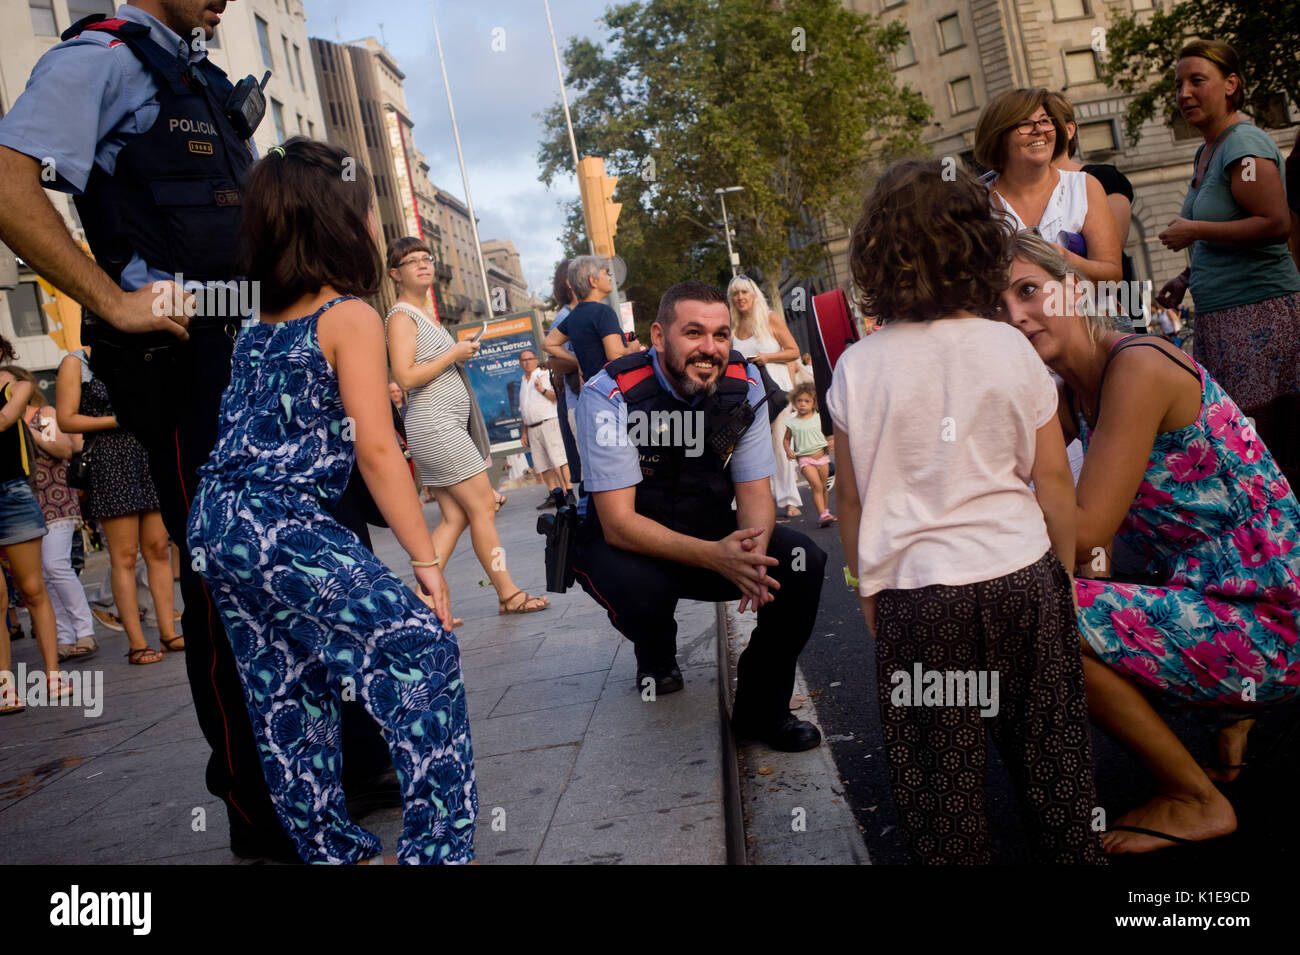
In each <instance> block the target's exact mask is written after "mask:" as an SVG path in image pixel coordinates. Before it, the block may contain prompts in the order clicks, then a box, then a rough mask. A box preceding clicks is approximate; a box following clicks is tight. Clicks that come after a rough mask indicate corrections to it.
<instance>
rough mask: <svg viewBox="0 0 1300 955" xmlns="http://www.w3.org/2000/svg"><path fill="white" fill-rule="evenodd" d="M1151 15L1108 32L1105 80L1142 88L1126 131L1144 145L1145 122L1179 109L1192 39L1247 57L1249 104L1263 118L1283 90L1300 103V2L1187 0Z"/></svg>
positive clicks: (1122, 21) (1126, 19)
mask: <svg viewBox="0 0 1300 955" xmlns="http://www.w3.org/2000/svg"><path fill="white" fill-rule="evenodd" d="M1161 7H1162V8H1161V9H1157V10H1156V11H1155V12H1154V13H1152V14H1150V15H1149V16H1148V15H1146V14H1127V15H1125V16H1121V17H1118V18H1117V19H1116V20H1114V21H1113V22H1112V23H1111V25H1110V27H1109V28H1108V29H1107V31H1106V53H1105V57H1104V60H1103V65H1102V74H1103V77H1102V78H1103V79H1104V80H1105V81H1106V82H1107V83H1108V84H1110V85H1113V86H1118V87H1119V88H1120V89H1121V90H1123V91H1124V92H1125V93H1135V92H1136V94H1137V95H1136V96H1134V98H1133V99H1132V100H1131V101H1130V103H1129V105H1128V109H1127V111H1126V114H1125V129H1126V131H1127V132H1128V135H1129V138H1130V139H1131V140H1132V141H1133V142H1137V141H1138V139H1139V138H1140V135H1141V134H1140V132H1139V129H1140V127H1141V126H1142V124H1143V123H1145V122H1146V121H1147V120H1149V119H1151V118H1152V117H1153V116H1155V115H1156V111H1157V110H1158V109H1159V110H1162V112H1163V114H1164V117H1165V121H1166V122H1172V121H1173V119H1174V118H1175V117H1177V116H1178V115H1180V114H1179V111H1178V105H1177V103H1176V102H1175V101H1174V67H1175V66H1176V65H1177V63H1178V51H1179V50H1180V49H1182V47H1183V45H1184V44H1185V43H1186V42H1187V41H1188V40H1190V39H1193V38H1199V39H1206V40H1223V41H1224V42H1225V43H1229V44H1231V45H1232V46H1233V47H1234V48H1235V49H1236V51H1237V53H1238V55H1239V56H1240V58H1241V66H1242V70H1243V71H1244V72H1245V74H1246V75H1245V77H1244V79H1245V82H1246V109H1247V111H1248V112H1250V113H1251V114H1252V115H1253V116H1256V117H1258V116H1260V115H1261V114H1262V113H1263V112H1264V111H1265V108H1266V107H1267V105H1268V104H1269V101H1270V100H1271V99H1273V98H1274V97H1276V96H1277V95H1278V94H1279V93H1284V94H1286V96H1287V98H1288V100H1289V101H1290V102H1292V103H1300V58H1298V57H1297V56H1296V42H1297V37H1300V2H1297V0H1182V2H1181V3H1176V4H1172V5H1171V4H1170V2H1169V0H1164V2H1163V4H1161Z"/></svg>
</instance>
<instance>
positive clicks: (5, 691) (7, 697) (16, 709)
mask: <svg viewBox="0 0 1300 955" xmlns="http://www.w3.org/2000/svg"><path fill="white" fill-rule="evenodd" d="M25 709H27V705H26V704H25V703H24V702H23V701H22V698H21V697H19V696H18V691H17V690H15V689H14V686H13V684H12V683H10V682H8V681H6V682H5V684H4V686H2V687H0V716H13V715H14V714H15V713H21V712H22V711H23V710H25Z"/></svg>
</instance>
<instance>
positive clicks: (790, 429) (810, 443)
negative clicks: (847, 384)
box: [783, 382, 837, 527]
mask: <svg viewBox="0 0 1300 955" xmlns="http://www.w3.org/2000/svg"><path fill="white" fill-rule="evenodd" d="M789 397H790V404H791V405H793V406H794V410H795V416H794V417H793V418H790V419H789V420H788V421H787V422H786V431H785V438H784V439H783V444H784V445H785V456H786V457H787V458H789V459H790V460H791V461H796V462H797V463H798V465H799V471H800V472H801V473H802V474H803V476H804V478H805V479H806V480H807V481H808V487H809V488H810V489H811V490H812V496H813V504H814V505H815V506H816V507H817V526H818V527H829V526H830V525H832V524H834V523H835V521H836V520H837V518H836V517H835V515H834V514H832V513H831V509H830V503H829V500H828V497H827V493H826V481H827V477H828V474H829V471H830V464H831V458H830V454H829V453H828V452H829V451H830V450H831V448H830V445H829V444H828V439H827V437H826V435H825V434H823V433H822V416H821V415H819V414H818V413H817V389H816V388H815V387H814V386H813V384H812V382H804V383H802V384H798V385H795V386H794V389H793V390H792V391H791V392H790V395H789Z"/></svg>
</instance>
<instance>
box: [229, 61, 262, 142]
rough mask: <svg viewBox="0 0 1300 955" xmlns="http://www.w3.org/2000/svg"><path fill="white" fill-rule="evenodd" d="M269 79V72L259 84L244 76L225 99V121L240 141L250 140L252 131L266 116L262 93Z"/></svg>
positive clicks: (250, 77)
mask: <svg viewBox="0 0 1300 955" xmlns="http://www.w3.org/2000/svg"><path fill="white" fill-rule="evenodd" d="M270 78H271V71H270V70H267V71H266V75H265V76H263V77H262V82H261V83H259V82H257V80H255V79H253V77H252V76H251V75H250V76H245V77H244V78H243V79H242V80H240V81H239V82H238V83H236V84H235V88H234V89H233V90H231V91H230V95H229V96H228V97H226V106H225V112H226V119H228V120H230V125H231V127H232V128H233V129H234V130H235V135H237V136H238V137H239V138H240V139H252V137H253V131H254V130H255V129H257V126H258V124H259V123H260V122H262V117H263V116H265V115H266V97H265V96H264V95H262V91H263V90H264V89H266V82H267V80H269V79H270Z"/></svg>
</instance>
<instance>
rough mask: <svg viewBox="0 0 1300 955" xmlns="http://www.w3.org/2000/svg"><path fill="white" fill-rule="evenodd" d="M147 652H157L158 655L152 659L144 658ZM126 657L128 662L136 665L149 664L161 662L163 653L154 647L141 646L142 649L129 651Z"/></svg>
mask: <svg viewBox="0 0 1300 955" xmlns="http://www.w3.org/2000/svg"><path fill="white" fill-rule="evenodd" d="M146 653H157V654H158V656H156V657H155V658H154V659H152V660H145V659H142V658H143V657H144V655H145V654H146ZM126 659H127V662H129V663H131V664H133V665H135V666H148V665H149V664H150V663H161V662H162V654H161V653H158V651H157V650H155V649H154V648H153V647H140V649H138V650H129V651H127V654H126Z"/></svg>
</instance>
